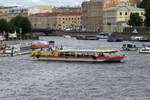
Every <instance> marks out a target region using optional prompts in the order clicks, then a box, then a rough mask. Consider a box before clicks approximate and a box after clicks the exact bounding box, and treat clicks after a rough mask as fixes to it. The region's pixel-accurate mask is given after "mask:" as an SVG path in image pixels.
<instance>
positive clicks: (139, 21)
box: [128, 13, 143, 27]
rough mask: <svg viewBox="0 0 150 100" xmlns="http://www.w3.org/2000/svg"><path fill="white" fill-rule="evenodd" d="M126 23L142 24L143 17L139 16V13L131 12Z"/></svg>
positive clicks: (133, 25)
mask: <svg viewBox="0 0 150 100" xmlns="http://www.w3.org/2000/svg"><path fill="white" fill-rule="evenodd" d="M128 24H129V25H130V26H132V27H137V26H142V24H143V19H142V17H140V16H139V13H131V15H130V19H129V21H128Z"/></svg>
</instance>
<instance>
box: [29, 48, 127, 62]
mask: <svg viewBox="0 0 150 100" xmlns="http://www.w3.org/2000/svg"><path fill="white" fill-rule="evenodd" d="M31 56H32V57H33V58H34V59H35V60H50V61H70V62H75V61H78V62H121V61H122V60H123V59H124V58H126V56H125V55H121V54H119V53H118V51H116V50H87V49H84V50H78V49H76V50H74V49H68V50H67V49H66V50H63V49H62V48H61V49H60V48H57V47H56V48H55V49H52V48H41V50H39V49H37V50H35V49H34V50H33V51H32V54H31Z"/></svg>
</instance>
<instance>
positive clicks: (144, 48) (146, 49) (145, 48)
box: [139, 47, 150, 54]
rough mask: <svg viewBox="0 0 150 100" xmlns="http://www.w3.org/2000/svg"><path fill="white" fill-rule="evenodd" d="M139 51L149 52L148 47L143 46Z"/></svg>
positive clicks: (149, 48)
mask: <svg viewBox="0 0 150 100" xmlns="http://www.w3.org/2000/svg"><path fill="white" fill-rule="evenodd" d="M139 53H143V54H148V53H149V54H150V47H143V48H141V49H140V50H139Z"/></svg>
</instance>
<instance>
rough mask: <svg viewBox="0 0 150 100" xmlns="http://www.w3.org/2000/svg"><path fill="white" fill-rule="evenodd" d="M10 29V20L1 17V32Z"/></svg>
mask: <svg viewBox="0 0 150 100" xmlns="http://www.w3.org/2000/svg"><path fill="white" fill-rule="evenodd" d="M8 31H9V25H8V22H7V21H6V20H5V19H0V32H1V33H3V32H8Z"/></svg>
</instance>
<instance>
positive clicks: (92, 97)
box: [0, 37, 150, 100]
mask: <svg viewBox="0 0 150 100" xmlns="http://www.w3.org/2000/svg"><path fill="white" fill-rule="evenodd" d="M46 39H48V40H55V41H56V43H57V44H58V45H63V46H64V47H68V46H69V47H73V48H102V49H103V48H112V49H119V48H120V47H121V46H122V43H108V42H106V41H105V40H102V41H101V40H98V41H83V40H76V39H64V38H61V37H50V38H46ZM128 56H129V57H128V59H127V61H126V62H125V63H110V64H108V63H96V64H93V63H67V62H42V61H41V62H38V61H31V60H30V59H31V58H30V57H29V56H28V55H26V56H18V57H3V58H0V100H150V60H149V59H150V55H143V54H138V53H137V52H128Z"/></svg>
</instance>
